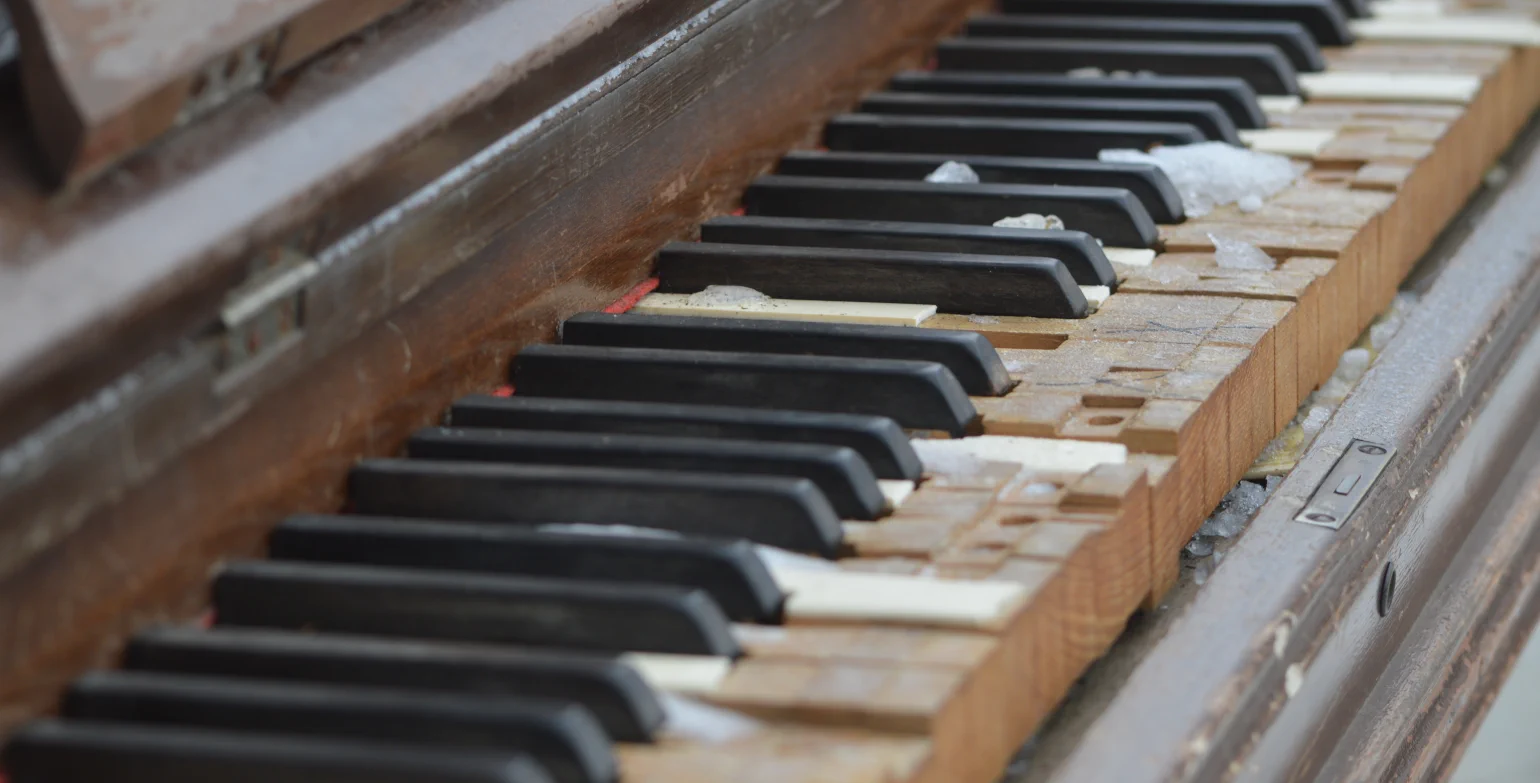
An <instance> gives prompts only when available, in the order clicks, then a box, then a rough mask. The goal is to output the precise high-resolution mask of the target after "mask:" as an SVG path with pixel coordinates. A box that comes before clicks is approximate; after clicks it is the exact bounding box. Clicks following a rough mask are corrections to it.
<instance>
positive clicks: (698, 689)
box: [620, 653, 733, 694]
mask: <svg viewBox="0 0 1540 783" xmlns="http://www.w3.org/2000/svg"><path fill="white" fill-rule="evenodd" d="M620 660H621V662H623V663H625V664H626V665H628V666H630V667H631V668H633V669H635V670H636V673H637V674H640V675H641V676H642V679H644V680H646V681H647V684H648V685H651V686H652V687H653V688H656V689H657V690H660V691H669V692H671V693H683V694H707V693H711V692H713V691H715V690H716V689H717V688H719V687H721V685H722V681H723V680H724V679H726V678H727V674H728V672H731V671H732V669H733V662H732V659H730V658H720V657H715V656H709V655H672V654H668V653H626V654H624V655H622V656H620Z"/></svg>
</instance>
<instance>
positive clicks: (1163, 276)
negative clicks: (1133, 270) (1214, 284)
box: [1140, 264, 1198, 285]
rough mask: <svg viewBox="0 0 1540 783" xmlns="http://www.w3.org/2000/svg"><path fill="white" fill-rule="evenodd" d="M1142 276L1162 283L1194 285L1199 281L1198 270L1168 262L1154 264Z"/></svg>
mask: <svg viewBox="0 0 1540 783" xmlns="http://www.w3.org/2000/svg"><path fill="white" fill-rule="evenodd" d="M1140 276H1141V277H1144V278H1146V279H1148V280H1153V281H1155V282H1157V283H1161V284H1162V285H1193V284H1195V283H1197V282H1198V273H1197V272H1194V271H1192V270H1191V269H1188V268H1186V267H1181V266H1170V265H1166V264H1152V265H1150V266H1149V267H1148V268H1146V269H1145V271H1144V272H1143V274H1141V275H1140Z"/></svg>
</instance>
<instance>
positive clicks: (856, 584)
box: [771, 568, 1027, 631]
mask: <svg viewBox="0 0 1540 783" xmlns="http://www.w3.org/2000/svg"><path fill="white" fill-rule="evenodd" d="M771 573H772V574H773V575H774V576H775V581H776V582H777V583H778V584H779V585H780V586H781V589H782V590H784V591H786V592H787V593H788V596H787V598H786V619H787V622H791V623H798V622H803V623H843V622H849V623H881V624H895V625H916V626H923V627H928V628H957V629H965V630H979V631H994V630H999V629H1001V628H1003V627H1005V624H1006V623H1008V622H1009V621H1010V619H1011V616H1012V615H1014V614H1015V612H1016V610H1017V608H1018V607H1020V606H1021V604H1022V602H1023V601H1024V600H1025V599H1026V595H1027V591H1026V589H1025V588H1024V587H1022V586H1021V585H1018V584H1014V583H1011V582H988V581H960V580H959V581H953V580H945V579H935V578H930V577H920V576H903V575H896V574H875V573H862V572H854V571H823V570H816V571H815V570H801V569H796V568H774V569H772V571H771Z"/></svg>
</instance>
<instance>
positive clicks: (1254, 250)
mask: <svg viewBox="0 0 1540 783" xmlns="http://www.w3.org/2000/svg"><path fill="white" fill-rule="evenodd" d="M1208 239H1209V241H1210V242H1213V243H1214V261H1215V262H1216V263H1218V264H1219V266H1220V268H1223V269H1257V270H1269V269H1274V268H1276V267H1277V264H1276V263H1275V262H1274V261H1273V259H1272V257H1271V256H1269V255H1268V254H1266V253H1264V252H1262V251H1261V250H1260V249H1259V248H1258V247H1257V246H1256V245H1253V244H1251V243H1249V242H1245V241H1242V240H1239V239H1228V238H1226V237H1222V236H1219V235H1217V234H1209V235H1208Z"/></svg>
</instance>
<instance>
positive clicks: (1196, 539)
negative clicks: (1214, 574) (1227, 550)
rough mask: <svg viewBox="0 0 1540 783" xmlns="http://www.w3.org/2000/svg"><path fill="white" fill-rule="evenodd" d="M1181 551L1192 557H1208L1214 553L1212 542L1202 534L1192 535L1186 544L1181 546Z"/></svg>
mask: <svg viewBox="0 0 1540 783" xmlns="http://www.w3.org/2000/svg"><path fill="white" fill-rule="evenodd" d="M1182 551H1183V552H1186V553H1187V554H1188V555H1190V556H1192V557H1208V556H1209V555H1212V554H1214V542H1213V541H1212V540H1210V539H1207V538H1204V537H1203V536H1193V537H1192V540H1191V541H1188V542H1187V546H1184V547H1182Z"/></svg>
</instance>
